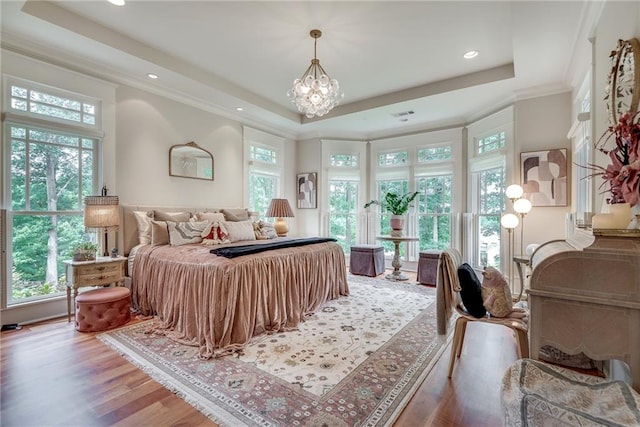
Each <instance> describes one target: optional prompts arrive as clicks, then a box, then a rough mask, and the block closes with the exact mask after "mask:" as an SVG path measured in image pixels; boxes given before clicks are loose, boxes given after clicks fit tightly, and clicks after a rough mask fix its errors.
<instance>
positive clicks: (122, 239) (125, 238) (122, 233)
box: [118, 205, 238, 256]
mask: <svg viewBox="0 0 640 427" xmlns="http://www.w3.org/2000/svg"><path fill="white" fill-rule="evenodd" d="M222 209H223V208H206V207H194V206H189V207H181V206H143V205H120V230H119V233H118V250H119V251H120V253H121V254H122V255H124V256H127V255H129V252H131V249H133V247H134V246H136V245H137V244H138V223H137V222H136V218H135V215H134V214H133V212H134V211H143V212H148V211H152V210H158V211H162V212H191V213H193V214H194V213H196V212H220V211H222ZM224 209H228V208H224ZM233 209H238V208H233Z"/></svg>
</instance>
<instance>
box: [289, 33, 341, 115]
mask: <svg viewBox="0 0 640 427" xmlns="http://www.w3.org/2000/svg"><path fill="white" fill-rule="evenodd" d="M309 35H310V36H311V37H313V39H314V42H313V59H312V60H311V65H309V68H307V70H306V71H305V72H304V74H303V75H302V77H300V78H299V79H295V80H294V81H293V87H292V88H291V89H289V90H288V91H287V96H288V97H289V98H290V99H291V102H293V103H294V104H296V107H298V111H300V112H301V113H304V115H305V116H307V117H308V118H312V117H313V116H318V117H320V116H324V115H325V114H327V113H328V112H329V111H331V110H332V109H333V107H335V106H336V105H338V104H339V103H340V100H341V99H342V97H343V96H344V94H343V93H342V92H341V91H340V85H339V84H338V81H337V80H336V79H332V78H330V77H329V75H328V74H327V72H326V71H324V69H323V68H322V66H321V65H320V61H319V60H318V59H316V44H317V43H318V39H319V38H320V37H321V36H322V31H320V30H311V32H310V33H309Z"/></svg>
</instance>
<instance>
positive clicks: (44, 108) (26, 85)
mask: <svg viewBox="0 0 640 427" xmlns="http://www.w3.org/2000/svg"><path fill="white" fill-rule="evenodd" d="M8 83H9V85H8V86H9V99H10V103H9V105H10V109H11V110H13V111H14V112H16V113H21V114H25V115H30V116H34V117H40V118H46V119H47V120H50V121H58V122H63V123H68V124H74V125H83V126H87V127H96V126H98V125H99V122H98V120H97V117H98V115H97V113H98V105H97V104H98V102H97V101H96V100H89V98H85V97H82V96H80V95H77V94H65V93H64V92H63V91H62V90H56V89H53V88H48V87H46V86H42V85H38V84H36V83H30V82H26V81H20V80H18V79H8Z"/></svg>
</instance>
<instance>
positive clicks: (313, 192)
mask: <svg viewBox="0 0 640 427" xmlns="http://www.w3.org/2000/svg"><path fill="white" fill-rule="evenodd" d="M297 178H298V183H297V187H296V188H297V189H298V200H297V206H298V209H315V208H317V207H318V188H317V183H318V174H317V173H316V172H309V173H299V174H298V175H297Z"/></svg>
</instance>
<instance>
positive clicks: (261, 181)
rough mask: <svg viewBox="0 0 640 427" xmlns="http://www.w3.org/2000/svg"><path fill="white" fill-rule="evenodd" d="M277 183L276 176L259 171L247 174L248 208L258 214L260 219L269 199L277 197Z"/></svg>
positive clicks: (254, 170) (277, 177)
mask: <svg viewBox="0 0 640 427" xmlns="http://www.w3.org/2000/svg"><path fill="white" fill-rule="evenodd" d="M279 181H280V177H279V176H278V175H272V174H269V173H266V172H262V171H260V170H259V169H252V170H251V171H250V172H249V206H250V209H251V210H252V211H256V212H258V213H259V216H260V217H264V214H265V213H266V212H267V209H268V208H269V202H271V199H273V198H275V197H277V196H278V188H279Z"/></svg>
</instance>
